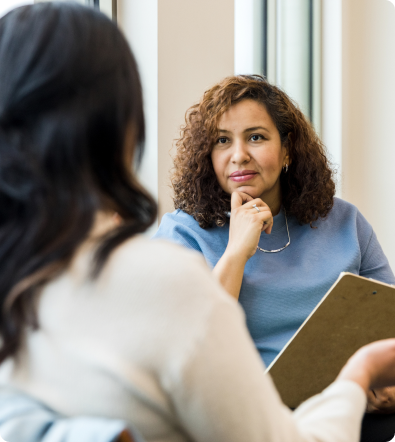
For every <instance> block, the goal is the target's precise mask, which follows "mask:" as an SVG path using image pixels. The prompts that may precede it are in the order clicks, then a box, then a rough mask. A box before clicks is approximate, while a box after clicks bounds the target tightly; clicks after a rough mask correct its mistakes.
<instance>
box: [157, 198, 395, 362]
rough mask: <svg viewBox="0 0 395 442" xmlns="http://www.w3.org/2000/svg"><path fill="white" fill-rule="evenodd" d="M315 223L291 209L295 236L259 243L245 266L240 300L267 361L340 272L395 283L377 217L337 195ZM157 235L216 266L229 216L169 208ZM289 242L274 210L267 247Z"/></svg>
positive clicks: (275, 242) (282, 220)
mask: <svg viewBox="0 0 395 442" xmlns="http://www.w3.org/2000/svg"><path fill="white" fill-rule="evenodd" d="M314 225H315V226H316V227H317V228H316V229H312V228H311V227H310V225H303V226H301V225H299V223H298V222H297V220H296V219H295V218H294V217H290V216H288V226H289V233H290V237H291V244H290V246H289V247H287V248H286V249H285V250H283V251H281V252H279V253H262V252H260V251H259V250H257V251H256V253H255V255H254V256H253V257H252V258H250V259H249V261H248V262H247V264H246V266H245V270H244V276H243V283H242V286H241V291H240V297H239V302H240V304H241V305H242V307H243V308H244V311H245V313H246V317H247V326H248V329H249V331H250V334H251V337H252V339H253V340H254V342H255V345H256V347H257V349H258V351H259V352H260V354H261V357H262V359H263V361H264V362H265V364H266V366H268V365H269V364H270V363H271V362H272V360H273V359H274V358H275V357H276V356H277V354H278V353H279V352H280V351H281V349H282V348H283V346H284V345H285V344H286V343H287V342H288V340H289V339H290V338H291V337H292V336H293V334H294V333H295V332H296V330H297V329H298V328H299V327H300V325H301V324H302V323H303V321H304V320H305V319H306V318H307V316H308V315H309V314H310V313H311V311H312V310H313V309H314V307H315V306H316V305H317V304H318V302H319V301H320V300H321V298H322V297H323V296H324V295H325V293H326V292H327V291H328V290H329V288H330V287H331V286H332V284H333V283H334V282H335V281H336V279H337V278H338V276H339V274H340V273H341V272H351V273H354V274H357V275H361V276H365V277H367V278H374V279H377V280H379V281H382V282H386V283H388V284H395V278H394V275H393V273H392V271H391V268H390V266H389V264H388V260H387V258H386V257H385V255H384V253H383V251H382V249H381V246H380V244H379V242H378V241H377V237H376V235H375V233H374V232H373V229H372V227H371V225H370V224H369V223H368V222H367V221H366V219H365V218H364V217H363V216H362V214H361V213H360V212H359V211H358V209H357V208H356V207H355V206H353V205H352V204H350V203H347V202H345V201H343V200H341V199H338V198H335V202H334V206H333V209H332V210H331V211H330V213H329V215H328V216H327V217H326V218H325V219H320V220H319V221H317V222H316V223H314ZM154 237H156V238H167V239H169V240H171V241H175V242H177V243H179V244H181V245H183V246H185V247H188V248H190V249H194V250H197V251H199V252H201V253H203V255H204V257H205V259H206V261H207V263H208V264H209V265H210V266H211V267H214V266H215V265H216V264H217V262H218V260H219V259H220V258H221V256H222V255H223V253H224V251H225V248H226V246H227V244H228V238H229V224H226V225H225V226H224V227H212V228H209V229H201V228H200V227H199V224H198V223H197V222H196V221H195V219H194V218H193V217H192V216H190V215H188V214H186V213H185V212H183V211H181V210H176V211H175V212H173V213H168V214H166V215H165V216H164V217H163V219H162V222H161V225H160V227H159V230H158V231H157V233H156V234H155V236H154ZM287 242H288V235H287V230H286V225H285V217H284V212H283V211H280V213H279V214H278V215H277V216H275V217H274V226H273V230H272V233H271V234H270V235H267V234H266V233H262V235H261V238H260V241H259V246H260V247H261V248H263V249H266V250H274V249H279V248H280V247H283V246H284V245H285V244H286V243H287Z"/></svg>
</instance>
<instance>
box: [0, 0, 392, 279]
mask: <svg viewBox="0 0 395 442" xmlns="http://www.w3.org/2000/svg"><path fill="white" fill-rule="evenodd" d="M33 2H34V1H33V0H30V1H20V0H0V16H1V15H3V14H5V13H6V12H7V11H8V10H10V9H11V8H13V7H16V6H19V5H22V4H28V3H33ZM80 2H81V3H86V4H89V5H91V6H92V7H98V8H100V9H101V10H102V11H103V12H104V13H106V14H108V15H109V16H110V17H111V18H113V19H114V20H116V21H117V23H118V25H119V26H120V28H121V29H122V30H123V32H124V33H125V36H126V38H127V39H128V41H129V42H130V44H131V46H132V49H133V51H134V53H135V56H136V58H137V62H138V64H139V67H140V72H141V76H142V81H143V88H144V94H145V96H144V98H145V111H146V120H147V144H146V156H145V159H144V162H143V165H142V168H141V170H140V172H139V173H140V179H141V181H142V182H143V184H144V185H145V186H146V187H147V188H148V189H149V190H150V191H151V193H152V194H153V195H154V196H155V198H156V199H157V200H158V201H159V206H160V216H159V220H160V217H161V216H162V215H163V214H164V213H165V212H168V211H172V210H174V207H173V203H172V198H171V188H170V186H169V171H170V169H171V165H172V161H171V155H172V150H173V149H174V139H176V138H177V137H178V134H179V128H180V125H181V124H182V123H183V121H184V115H185V111H186V110H187V109H188V108H189V107H190V106H191V105H192V104H193V103H195V102H196V101H197V100H198V99H199V98H200V97H201V96H202V94H203V92H204V91H205V90H206V89H207V88H209V87H210V86H212V85H213V84H214V83H216V82H217V81H219V80H221V79H222V78H223V77H225V76H228V75H233V74H262V75H265V76H267V77H268V79H269V81H271V82H272V83H275V84H277V85H278V86H280V87H281V88H283V89H284V90H285V91H286V92H287V93H288V94H289V95H290V96H291V97H292V98H293V99H294V100H295V101H296V102H297V103H298V104H299V105H300V107H301V109H302V110H303V112H304V113H305V115H306V116H307V117H308V118H309V119H310V120H311V121H312V123H313V125H314V127H315V129H316V130H317V132H318V133H319V134H320V136H321V137H322V139H323V141H324V144H325V145H326V147H327V149H328V152H329V155H330V158H331V160H332V162H333V165H334V167H335V168H336V169H337V172H338V173H337V195H338V196H339V197H341V198H344V199H345V200H347V201H349V202H351V203H353V204H355V205H357V207H358V208H359V209H360V211H361V212H362V213H363V215H364V216H365V217H366V218H367V219H368V221H369V222H370V223H371V224H372V225H373V228H374V230H375V231H376V233H377V235H378V238H379V241H380V243H381V245H382V246H383V248H384V252H385V253H386V255H387V257H388V258H389V260H390V264H391V266H392V268H393V270H395V226H394V224H395V170H394V165H395V131H394V128H395V8H394V6H393V5H392V4H391V3H390V2H389V1H388V0H215V1H213V0H199V1H196V0H144V1H142V0H80ZM155 229H156V226H154V227H153V229H152V232H153V231H155ZM323 253H325V251H323Z"/></svg>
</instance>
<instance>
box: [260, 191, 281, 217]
mask: <svg viewBox="0 0 395 442" xmlns="http://www.w3.org/2000/svg"><path fill="white" fill-rule="evenodd" d="M261 200H262V201H263V202H264V203H266V204H267V205H268V206H269V208H270V211H271V212H272V215H273V216H276V215H278V214H279V213H280V209H281V202H282V198H281V193H280V195H273V196H270V195H269V196H267V195H262V196H261Z"/></svg>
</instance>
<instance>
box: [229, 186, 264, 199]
mask: <svg viewBox="0 0 395 442" xmlns="http://www.w3.org/2000/svg"><path fill="white" fill-rule="evenodd" d="M234 190H238V191H239V192H244V193H246V194H247V195H250V197H252V198H254V199H255V198H259V197H260V196H261V195H262V192H261V191H259V190H258V189H256V188H255V187H252V186H240V187H238V188H237V189H234Z"/></svg>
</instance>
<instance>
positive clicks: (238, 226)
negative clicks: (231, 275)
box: [225, 191, 273, 262]
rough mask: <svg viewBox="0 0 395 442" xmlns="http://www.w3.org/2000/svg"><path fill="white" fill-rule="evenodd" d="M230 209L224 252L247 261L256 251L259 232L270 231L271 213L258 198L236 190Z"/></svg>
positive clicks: (271, 224)
mask: <svg viewBox="0 0 395 442" xmlns="http://www.w3.org/2000/svg"><path fill="white" fill-rule="evenodd" d="M254 205H256V207H257V208H258V209H259V211H258V210H257V209H256V208H255V207H254ZM231 209H232V210H231V216H230V227H229V242H228V246H227V248H226V252H225V253H229V254H233V255H237V256H238V257H239V258H240V259H241V260H243V261H245V262H247V261H248V260H249V259H250V258H251V256H253V255H254V254H255V252H256V248H257V245H258V242H259V238H260V236H261V233H262V232H263V231H265V232H266V233H270V232H271V231H272V227H273V215H272V212H271V211H270V208H269V206H268V205H267V204H265V203H264V202H263V201H262V200H261V199H260V198H255V199H254V198H252V197H251V196H250V195H248V194H247V193H244V192H238V191H236V192H233V193H232V199H231Z"/></svg>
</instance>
